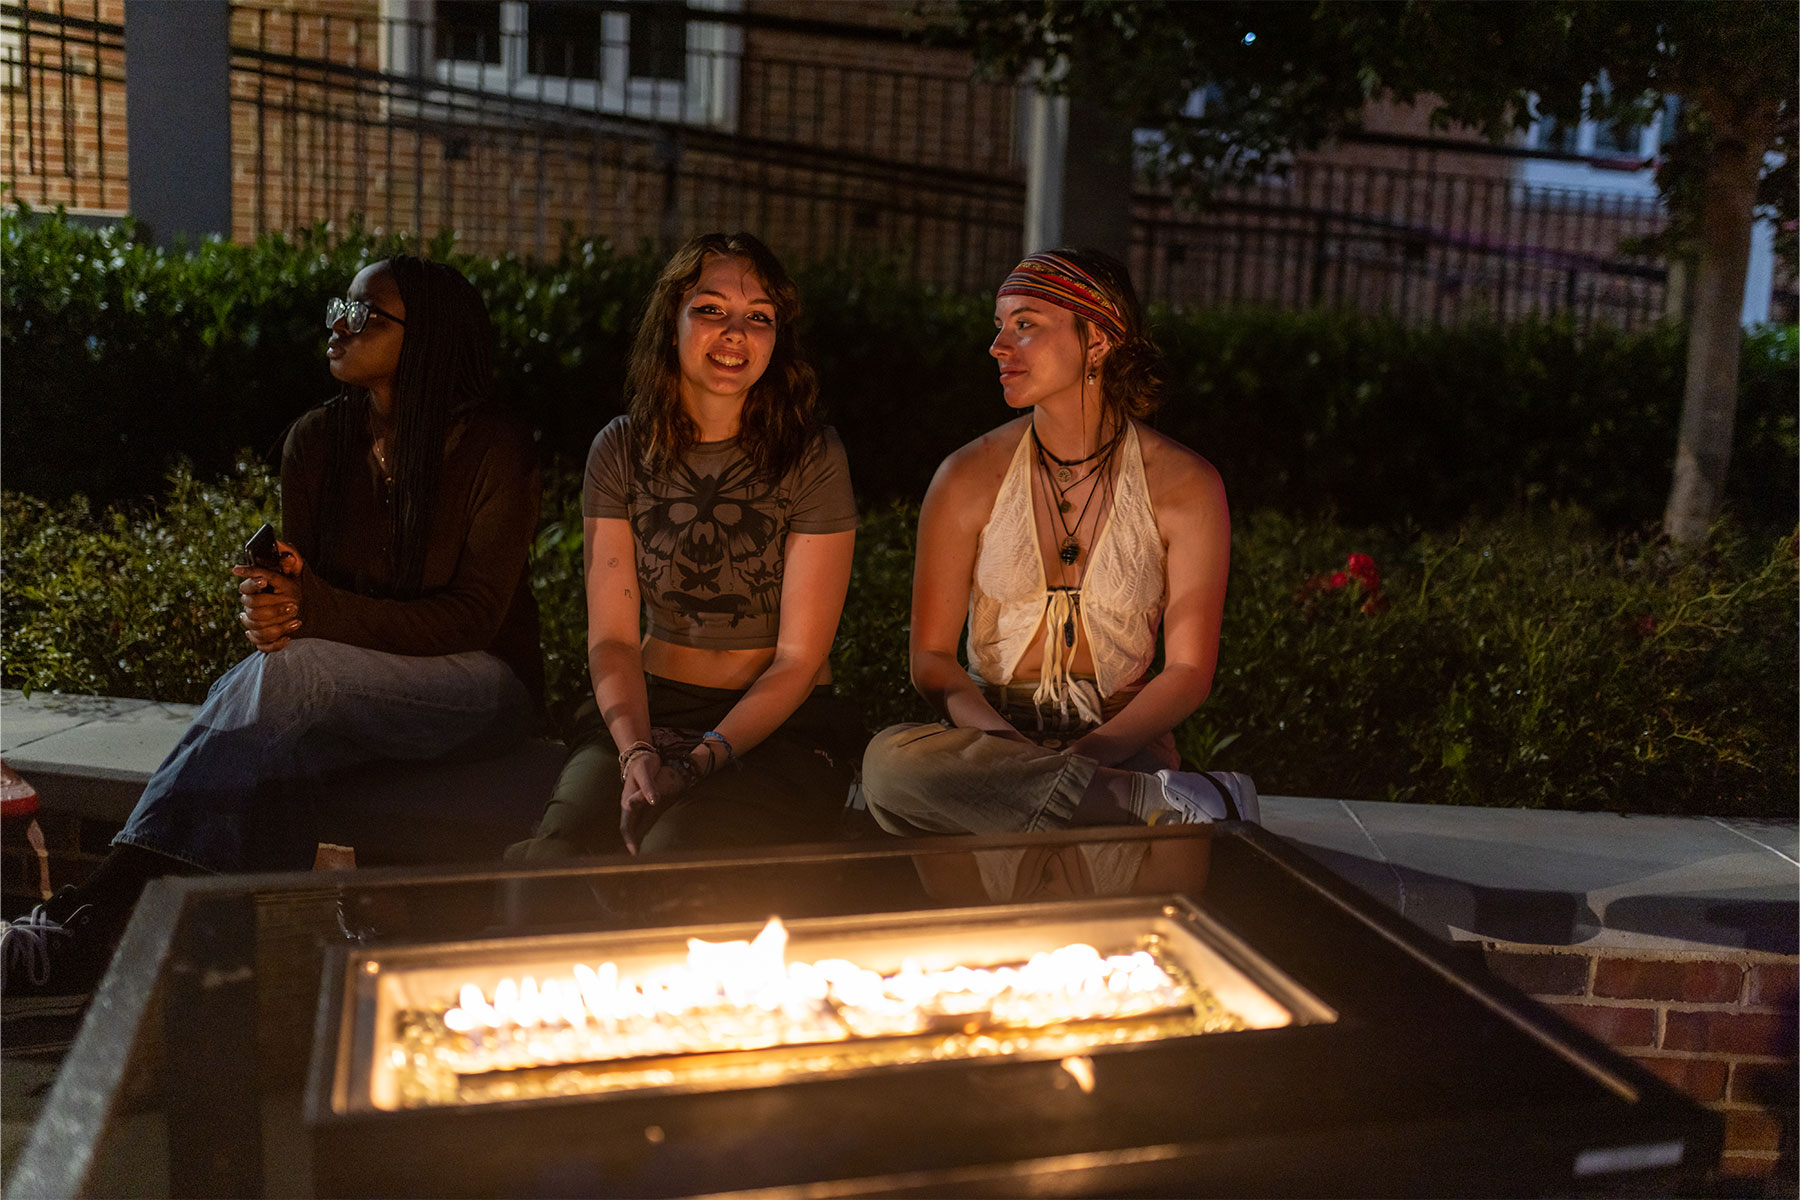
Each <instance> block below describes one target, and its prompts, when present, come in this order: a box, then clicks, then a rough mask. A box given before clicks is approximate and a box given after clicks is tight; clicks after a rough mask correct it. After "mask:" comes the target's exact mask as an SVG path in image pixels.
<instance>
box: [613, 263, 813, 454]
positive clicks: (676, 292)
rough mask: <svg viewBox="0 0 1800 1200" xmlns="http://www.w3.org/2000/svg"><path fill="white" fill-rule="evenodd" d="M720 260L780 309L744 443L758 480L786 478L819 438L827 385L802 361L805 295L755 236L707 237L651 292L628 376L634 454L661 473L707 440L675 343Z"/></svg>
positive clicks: (746, 416)
mask: <svg viewBox="0 0 1800 1200" xmlns="http://www.w3.org/2000/svg"><path fill="white" fill-rule="evenodd" d="M713 255H718V256H721V257H724V258H736V259H741V260H743V261H744V262H747V263H749V264H750V269H751V270H752V271H754V272H755V273H756V277H757V278H758V279H760V280H761V281H762V285H763V288H764V290H766V291H767V292H768V294H769V299H770V300H771V301H773V302H774V305H775V349H774V351H773V352H772V353H771V354H770V356H769V366H768V369H767V370H765V371H764V372H763V374H762V378H760V379H758V380H757V381H756V382H755V383H754V384H752V385H751V388H750V394H749V395H748V396H746V397H745V399H744V411H743V413H742V415H741V416H740V417H739V418H738V444H739V445H740V446H742V447H743V450H744V455H745V457H746V458H748V459H749V460H750V464H751V466H752V467H754V468H755V470H756V471H757V473H758V474H760V475H762V476H764V477H765V478H768V479H780V478H781V477H782V476H783V475H786V474H787V473H788V472H789V471H790V470H792V469H793V468H794V466H795V465H797V464H798V463H799V462H800V459H801V456H802V455H804V454H805V453H806V450H807V447H808V446H810V445H811V444H812V442H813V439H815V438H816V437H818V436H819V420H818V407H819V379H818V376H817V375H815V374H814V373H813V369H812V365H811V364H810V363H808V362H807V361H806V359H805V358H804V357H802V356H801V354H800V337H799V317H800V290H799V289H798V288H796V287H795V286H794V281H793V280H792V279H790V278H789V277H788V273H787V271H786V270H785V269H784V268H783V267H782V265H781V260H780V259H778V258H776V257H775V255H774V254H773V253H771V252H770V250H769V248H768V247H767V246H765V245H763V244H762V242H760V241H758V240H757V239H756V238H755V237H753V236H751V235H750V234H748V233H729V234H728V233H704V234H701V235H700V236H699V237H697V238H695V239H694V240H693V241H691V242H689V243H688V244H687V245H685V246H683V247H682V248H681V249H679V250H677V251H676V252H675V254H674V256H673V257H671V258H670V259H669V261H668V264H667V265H666V266H664V267H663V269H662V274H661V275H659V276H657V279H656V285H655V286H654V287H652V288H651V289H650V299H649V301H648V302H647V303H646V305H645V308H644V319H643V321H642V322H641V323H640V324H639V325H638V329H637V336H636V337H635V338H634V339H633V340H632V343H631V359H630V363H629V365H628V367H627V369H626V375H625V403H626V408H627V411H628V412H630V414H631V431H632V440H633V442H634V443H635V446H634V449H635V450H636V451H637V455H638V459H639V461H640V462H642V463H644V464H645V466H646V467H648V469H649V470H650V472H651V473H652V474H658V473H661V472H663V471H666V470H668V469H669V468H670V467H671V466H673V465H674V464H675V463H677V462H679V461H680V460H681V459H682V457H683V456H685V455H686V454H687V452H688V451H689V450H690V449H692V448H693V445H694V443H695V441H696V440H698V438H699V434H700V431H699V429H698V428H697V427H696V426H695V424H694V421H693V419H692V418H691V417H689V416H688V415H687V413H686V412H685V411H684V410H683V409H682V407H681V368H680V364H679V362H678V361H677V359H676V348H675V339H676V333H677V329H676V326H677V322H678V321H679V319H680V316H681V305H682V303H683V302H684V301H685V300H686V299H687V295H688V293H689V292H690V291H692V290H693V288H694V286H695V285H696V284H697V283H698V282H699V281H700V273H701V271H702V270H704V269H705V267H706V261H707V259H708V258H709V257H711V256H713Z"/></svg>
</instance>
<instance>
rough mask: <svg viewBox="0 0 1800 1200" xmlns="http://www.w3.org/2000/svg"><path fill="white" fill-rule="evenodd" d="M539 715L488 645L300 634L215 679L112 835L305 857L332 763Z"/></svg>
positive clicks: (425, 755)
mask: <svg viewBox="0 0 1800 1200" xmlns="http://www.w3.org/2000/svg"><path fill="white" fill-rule="evenodd" d="M534 720H535V712H534V708H533V705H532V702H531V696H530V694H529V693H528V692H527V691H526V690H525V687H524V685H523V684H521V683H520V682H519V680H518V677H517V676H515V675H514V674H513V672H512V668H510V667H508V666H507V665H506V664H505V663H504V662H502V661H501V660H500V659H498V658H496V657H495V656H494V655H492V654H488V653H486V652H485V651H471V652H468V653H464V654H450V655H444V656H439V657H422V656H414V655H406V654H388V653H385V652H383V651H380V650H365V649H362V648H361V647H358V646H348V645H345V644H344V643H342V642H328V641H322V640H320V639H317V638H300V639H297V640H295V641H293V642H290V643H289V644H288V645H287V646H286V647H284V648H283V649H280V650H277V651H276V652H275V653H273V654H262V653H260V652H259V653H255V654H252V655H251V656H250V657H249V658H246V659H245V660H244V661H243V662H240V663H239V664H238V665H237V666H235V667H233V668H232V669H231V670H229V671H227V672H226V673H225V674H224V675H223V676H221V677H220V678H219V681H218V682H217V683H215V684H213V686H212V690H211V691H210V692H209V693H208V694H207V697H206V703H205V704H203V705H202V706H201V708H200V711H199V712H198V713H197V714H195V716H194V722H193V724H192V725H190V726H188V730H187V732H186V733H185V734H183V735H182V738H181V742H180V744H178V745H177V746H176V747H175V749H174V750H173V751H171V752H170V754H169V757H168V758H166V759H164V760H163V764H162V766H160V767H158V768H157V769H156V773H155V774H154V775H152V776H151V777H150V782H149V783H148V784H147V785H146V786H145V788H144V794H143V796H142V797H140V798H139V800H138V802H137V807H136V808H134V809H133V810H132V812H131V819H130V820H129V821H127V822H126V825H125V828H124V830H123V831H121V832H120V834H119V835H118V836H117V837H116V838H114V839H113V842H114V844H128V845H133V846H141V847H143V848H144V849H146V850H153V851H155V852H156V853H158V854H163V855H167V856H168V857H170V858H175V859H180V860H181V861H182V862H185V863H189V864H191V865H193V866H196V867H199V868H201V869H203V870H207V871H214V872H229V871H244V870H285V869H296V868H304V867H306V866H309V865H310V864H311V862H312V856H313V851H314V849H315V847H316V845H317V842H318V837H317V833H316V817H315V812H314V800H315V796H316V794H317V793H316V791H315V790H314V789H315V788H316V786H317V783H318V781H319V779H320V778H321V777H322V776H324V775H325V774H327V773H328V772H331V771H336V770H340V769H342V768H344V767H350V766H355V765H357V764H359V763H366V762H373V761H375V760H377V759H404V760H420V761H422V760H428V759H441V758H445V757H449V756H456V757H479V756H480V755H483V754H486V753H493V752H497V751H500V750H502V749H504V748H505V747H506V746H507V745H509V744H510V743H512V742H515V741H517V740H518V739H519V738H521V737H523V736H524V735H525V734H526V733H527V732H529V731H530V729H531V725H532V723H533V721H534Z"/></svg>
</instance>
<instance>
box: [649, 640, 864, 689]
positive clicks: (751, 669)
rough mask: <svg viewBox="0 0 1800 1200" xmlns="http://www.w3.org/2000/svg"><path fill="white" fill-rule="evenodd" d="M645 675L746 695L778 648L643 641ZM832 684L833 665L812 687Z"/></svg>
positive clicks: (827, 665) (821, 671)
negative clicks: (721, 647) (706, 647)
mask: <svg viewBox="0 0 1800 1200" xmlns="http://www.w3.org/2000/svg"><path fill="white" fill-rule="evenodd" d="M643 655H644V659H643V661H644V672H645V673H646V674H649V675H657V676H661V677H662V678H664V679H674V680H677V681H679V682H681V683H691V684H694V685H695V686H696V687H713V688H727V689H730V690H732V691H740V692H741V691H743V690H745V689H746V688H748V687H749V686H750V685H751V684H753V683H755V682H756V680H757V678H758V677H759V676H760V675H761V674H762V673H763V672H764V671H766V670H768V669H769V664H770V663H772V662H774V661H775V647H773V646H764V647H761V648H758V649H755V650H703V649H701V648H699V647H697V646H677V645H675V644H674V643H673V642H665V641H663V640H662V639H660V638H653V637H646V638H645V639H644V650H643ZM830 682H831V663H830V662H825V663H823V664H821V665H820V667H819V673H818V674H817V675H816V676H814V677H813V686H814V687H817V686H819V685H820V684H822V683H830Z"/></svg>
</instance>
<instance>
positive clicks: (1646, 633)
mask: <svg viewBox="0 0 1800 1200" xmlns="http://www.w3.org/2000/svg"><path fill="white" fill-rule="evenodd" d="M1655 632H1656V616H1655V614H1653V613H1639V614H1638V619H1637V635H1638V636H1639V637H1641V638H1647V637H1650V636H1652V635H1653V634H1655Z"/></svg>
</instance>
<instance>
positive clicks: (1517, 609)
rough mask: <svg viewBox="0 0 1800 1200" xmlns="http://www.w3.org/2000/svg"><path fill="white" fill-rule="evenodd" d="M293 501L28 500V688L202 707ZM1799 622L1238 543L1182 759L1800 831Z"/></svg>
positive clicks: (12, 601)
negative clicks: (1211, 675) (1798, 740)
mask: <svg viewBox="0 0 1800 1200" xmlns="http://www.w3.org/2000/svg"><path fill="white" fill-rule="evenodd" d="M578 490H579V479H578V477H577V476H576V475H574V474H573V473H567V472H563V473H553V474H552V475H551V476H550V477H549V478H548V481H547V487H546V499H545V505H544V519H543V523H542V525H541V526H540V530H539V534H538V538H537V542H536V550H535V554H534V558H533V564H532V568H531V569H532V585H533V590H534V591H535V593H536V595H537V599H538V605H539V610H540V614H541V618H542V622H543V648H544V657H545V662H546V666H547V669H548V676H549V681H550V683H549V691H550V698H551V701H552V711H553V713H561V712H566V710H567V708H568V706H569V705H571V704H572V703H573V702H575V701H577V700H579V699H580V698H581V697H582V696H584V695H585V694H586V692H587V689H588V679H587V665H586V658H585V651H584V645H585V636H584V625H585V613H584V607H583V603H582V588H581V518H580V506H579V497H578ZM274 491H275V489H274V485H273V482H272V480H271V479H270V478H269V477H268V476H267V474H266V473H265V472H263V471H262V470H261V469H259V468H254V467H246V468H241V469H239V470H238V471H237V472H236V473H235V474H234V475H232V476H231V477H230V478H228V479H227V480H226V481H225V482H223V483H218V484H202V483H199V482H197V481H196V480H195V479H194V476H193V474H192V473H191V472H188V471H186V470H180V471H177V472H175V473H174V474H172V475H171V477H170V479H169V480H168V486H167V498H166V499H165V500H164V501H163V502H162V503H161V504H160V505H159V506H157V507H156V508H154V509H137V510H132V511H121V510H106V511H95V510H93V509H92V508H91V507H90V506H89V505H88V504H87V502H86V501H85V500H75V501H71V502H69V503H67V504H64V505H60V506H53V505H49V504H46V503H43V502H41V501H37V500H30V499H26V498H23V497H20V496H18V495H15V494H12V493H7V494H5V495H4V497H3V499H0V506H3V507H0V521H3V523H4V525H3V529H0V532H3V533H4V536H5V539H6V547H7V549H6V557H5V562H4V566H3V568H0V618H3V621H4V624H3V626H0V651H3V654H4V679H5V683H6V684H7V686H10V687H24V688H31V689H60V690H65V691H75V692H92V693H101V694H107V695H116V696H145V697H151V698H155V699H160V700H170V701H188V702H193V701H197V700H199V699H201V698H202V697H203V696H204V695H205V692H206V688H207V686H208V685H209V684H210V682H211V681H212V680H213V679H214V678H216V677H217V676H218V675H219V674H220V673H222V672H223V671H224V670H225V669H226V668H227V667H229V666H230V665H231V664H232V663H233V662H235V661H237V660H238V659H239V658H240V657H242V656H243V655H244V654H245V653H247V652H248V651H247V647H246V644H245V643H244V641H243V639H242V637H241V635H240V634H239V632H238V630H237V626H236V623H235V621H234V619H233V618H234V616H235V613H236V607H237V604H236V597H235V592H234V590H233V580H232V577H231V576H230V575H229V574H228V573H227V572H226V571H225V570H224V566H225V564H228V563H230V562H231V561H233V560H234V558H235V555H236V552H237V549H238V547H239V546H240V545H241V544H242V542H243V540H244V538H245V536H247V533H248V531H250V530H252V529H254V528H255V527H256V525H257V524H258V523H260V522H261V521H263V520H266V519H269V518H270V517H271V516H272V515H273V510H274V508H275V503H274ZM916 520H917V511H916V510H915V509H914V508H913V507H912V506H910V505H905V504H894V505H883V506H877V507H875V508H873V509H871V510H869V511H866V512H865V514H864V519H863V523H862V526H861V529H860V530H859V533H858V537H857V553H856V561H855V564H854V567H853V570H852V577H851V588H850V600H849V603H848V605H847V606H846V609H845V612H844V616H843V621H842V623H841V625H840V626H839V629H838V637H837V642H836V645H835V648H834V653H833V657H832V666H833V671H834V674H835V677H836V679H837V683H838V687H839V689H840V691H842V692H844V693H845V694H847V695H848V696H850V697H851V698H852V699H853V700H854V701H855V702H856V703H857V704H858V705H859V706H860V708H861V710H862V713H863V716H864V719H865V722H866V723H867V725H868V726H869V728H870V729H871V730H873V729H878V728H881V727H883V726H886V725H889V724H892V723H894V722H896V721H903V720H922V719H926V718H927V717H928V715H929V714H928V713H927V712H926V710H925V708H924V706H923V704H922V702H921V701H920V700H919V698H918V697H917V695H916V694H915V693H914V692H913V690H912V687H911V685H910V683H909V682H908V679H907V665H906V642H907V633H908V611H909V605H910V599H911V580H912V559H913V539H914V525H915V522H916ZM1352 554H1364V555H1368V556H1370V558H1371V560H1372V564H1371V565H1372V566H1373V567H1374V568H1375V569H1376V570H1377V571H1378V572H1379V574H1380V579H1379V580H1378V587H1377V589H1376V590H1375V591H1373V592H1371V591H1370V590H1369V589H1368V588H1367V587H1366V586H1365V585H1364V584H1363V583H1359V582H1357V580H1356V579H1355V578H1354V576H1355V574H1356V573H1357V572H1356V571H1355V570H1353V569H1352V568H1351V567H1350V564H1349V562H1348V559H1349V556H1350V555H1352ZM1334 572H1341V573H1342V574H1343V576H1344V579H1343V582H1342V583H1341V585H1340V586H1333V584H1334V580H1333V578H1332V576H1333V573H1334ZM1362 574H1363V577H1364V579H1365V580H1370V579H1372V578H1373V577H1372V576H1370V575H1369V574H1368V573H1367V572H1366V571H1364V572H1362ZM1797 595H1800V569H1797V566H1796V540H1795V537H1794V535H1793V534H1790V535H1789V536H1787V537H1785V538H1782V539H1780V540H1779V541H1778V542H1775V543H1774V544H1773V545H1771V544H1769V543H1767V542H1763V543H1760V544H1759V543H1757V542H1755V541H1753V540H1750V539H1748V538H1747V537H1746V536H1745V535H1742V534H1740V533H1738V532H1736V531H1735V530H1734V529H1733V528H1731V527H1729V526H1727V527H1722V528H1721V529H1720V530H1719V531H1717V535H1716V537H1715V539H1714V543H1713V548H1712V549H1711V550H1710V551H1709V552H1708V554H1707V555H1705V556H1704V557H1702V558H1697V559H1694V560H1690V561H1676V560H1669V559H1665V558H1664V557H1662V556H1661V553H1660V552H1659V551H1658V549H1657V548H1656V544H1655V542H1654V541H1649V540H1645V539H1642V538H1635V537H1625V538H1619V537H1615V536H1612V535H1607V534H1604V533H1602V532H1599V531H1598V530H1597V529H1596V527H1595V526H1594V524H1593V522H1592V521H1591V519H1590V518H1588V517H1587V516H1585V515H1584V514H1582V513H1580V512H1578V511H1576V510H1572V509H1566V508H1550V509H1547V510H1545V511H1544V512H1542V513H1538V514H1531V515H1519V514H1515V515H1511V516H1507V517H1503V518H1495V519H1485V520H1480V521H1473V522H1469V523H1467V524H1465V525H1463V526H1462V527H1460V528H1458V529H1456V530H1454V531H1452V532H1449V533H1430V532H1421V531H1411V532H1393V531H1384V530H1380V529H1373V530H1370V529H1361V530H1359V529H1354V528H1350V527H1346V526H1343V525H1340V524H1338V523H1335V522H1331V521H1319V520H1300V519H1296V518H1293V517H1289V516H1285V515H1282V514H1279V513H1276V512H1272V511H1269V512H1262V513H1257V514H1253V515H1251V516H1249V517H1247V518H1246V517H1240V518H1239V520H1238V523H1237V528H1236V529H1235V530H1234V533H1233V538H1232V577H1231V587H1230V591H1229V593H1228V595H1227V599H1226V612H1225V626H1224V633H1223V637H1222V642H1221V650H1220V665H1219V670H1218V674H1217V677H1216V679H1215V683H1214V688H1213V694H1212V696H1211V698H1210V699H1209V700H1208V701H1207V703H1206V704H1205V705H1204V706H1203V707H1202V708H1201V709H1200V711H1199V712H1198V713H1196V714H1195V715H1194V716H1193V717H1192V718H1191V719H1189V721H1187V722H1186V723H1185V724H1184V725H1183V726H1182V727H1181V728H1180V729H1178V730H1177V741H1178V744H1179V745H1180V747H1181V749H1182V752H1183V755H1184V757H1185V758H1186V759H1187V760H1188V762H1189V763H1190V764H1192V765H1195V766H1203V767H1217V768H1220V769H1225V770H1244V771H1249V772H1250V773H1251V774H1252V775H1254V776H1255V777H1256V780H1257V783H1258V786H1259V787H1260V788H1261V789H1262V790H1263V791H1264V792H1266V793H1269V794H1274V795H1314V796H1334V797H1345V798H1362V799H1391V800H1408V801H1414V802H1424V803H1448V804H1485V805H1509V806H1521V807H1548V808H1571V809H1583V810H1596V809H1614V810H1619V811H1630V812H1688V813H1713V814H1719V815H1725V814H1764V815H1789V814H1791V813H1792V810H1793V796H1794V788H1795V784H1796V779H1797V778H1800V764H1797V762H1796V746H1795V739H1794V730H1795V728H1796V724H1797V722H1800V703H1797V692H1796V688H1795V675H1794V669H1795V663H1796V661H1797V657H1800V641H1797V636H1796V629H1797V627H1800V602H1797V599H1796V597H1797ZM1365 609H1367V610H1368V611H1365Z"/></svg>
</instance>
